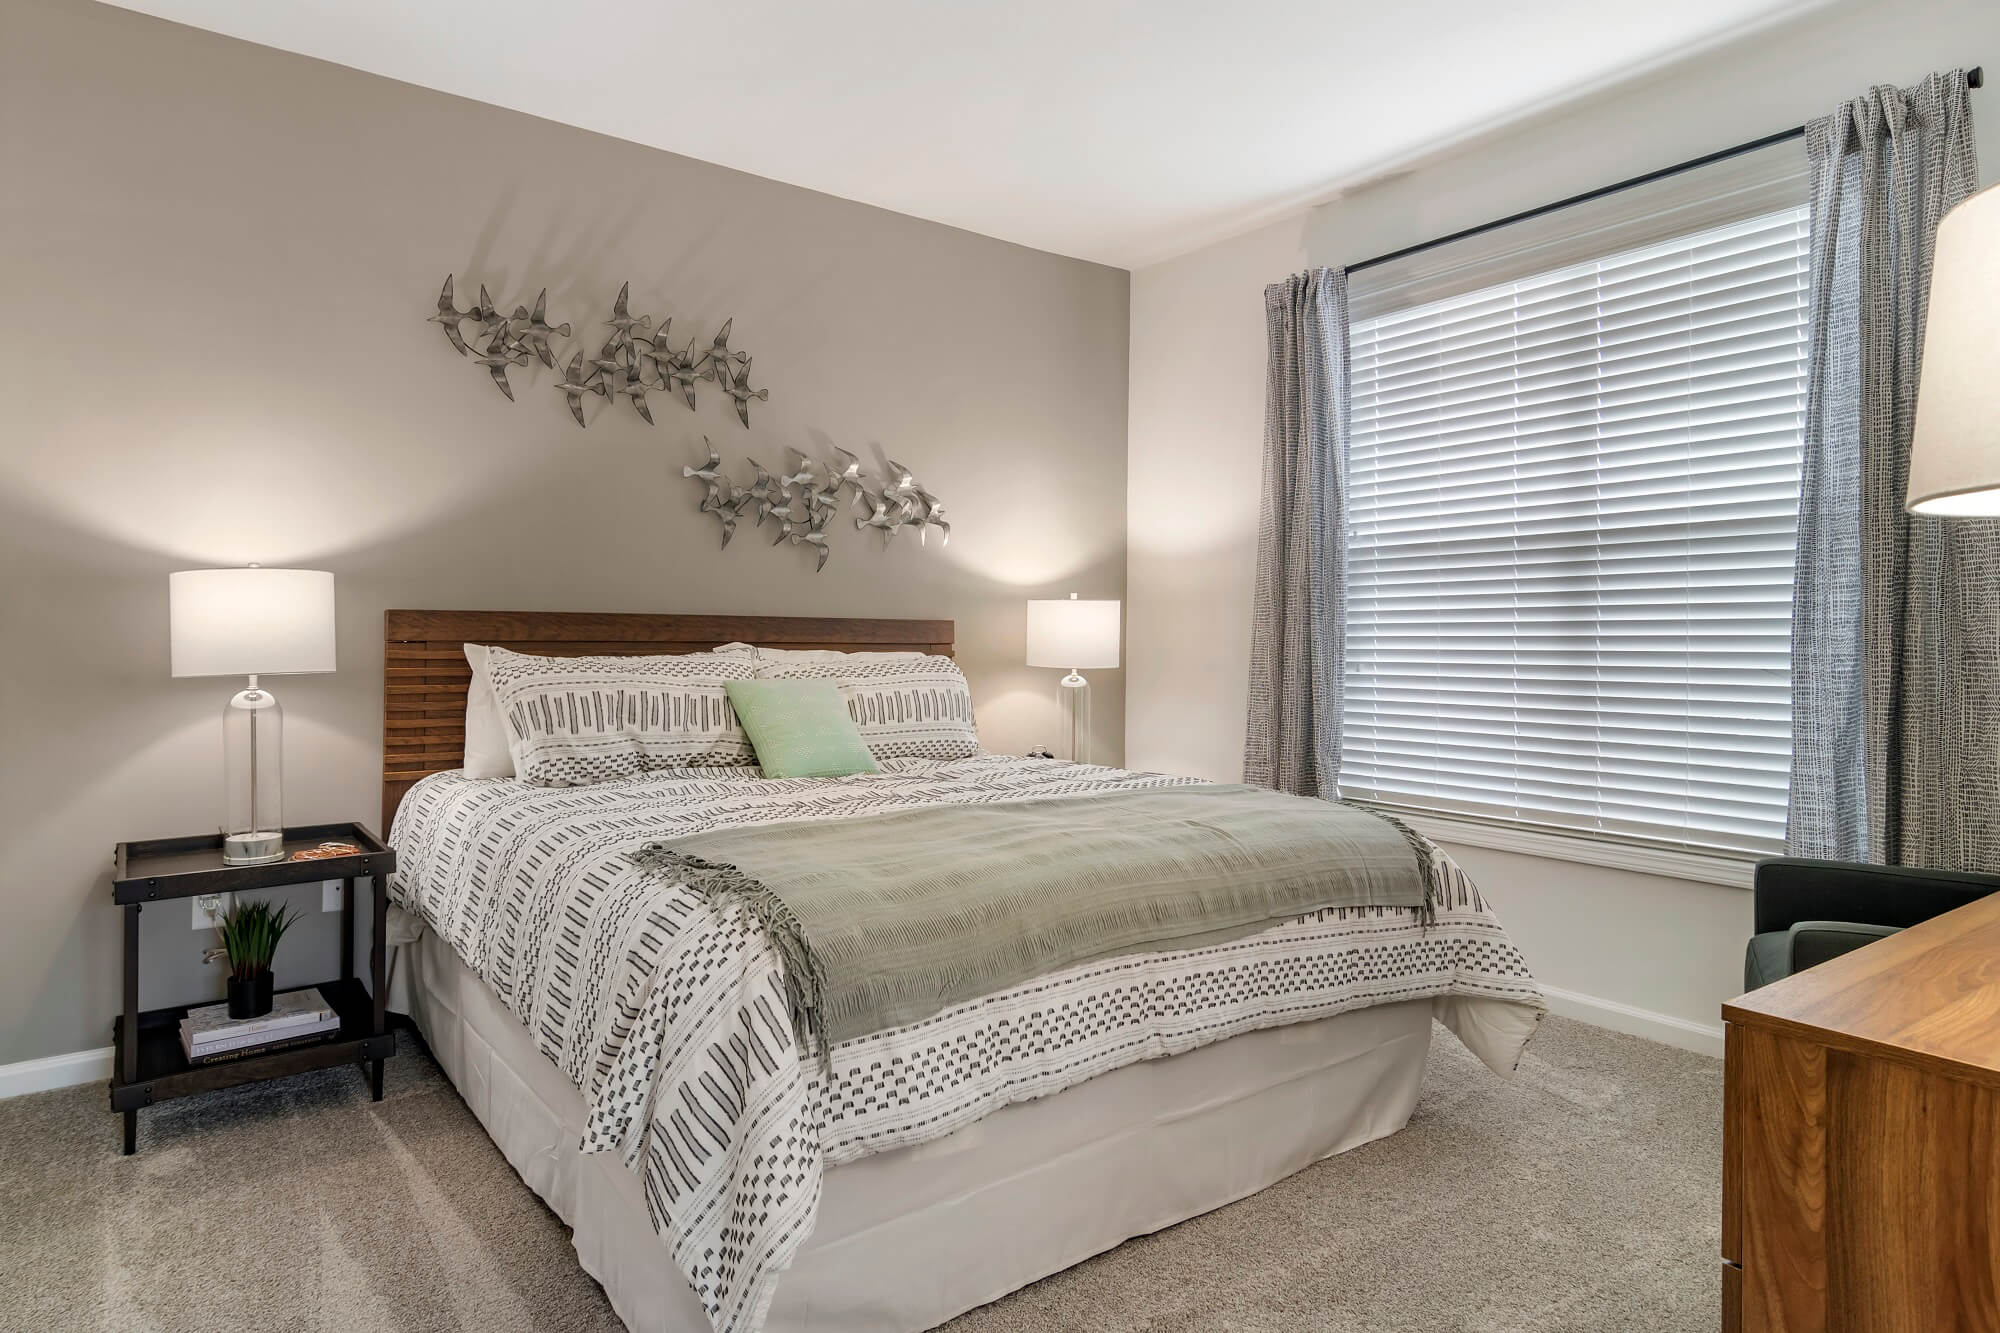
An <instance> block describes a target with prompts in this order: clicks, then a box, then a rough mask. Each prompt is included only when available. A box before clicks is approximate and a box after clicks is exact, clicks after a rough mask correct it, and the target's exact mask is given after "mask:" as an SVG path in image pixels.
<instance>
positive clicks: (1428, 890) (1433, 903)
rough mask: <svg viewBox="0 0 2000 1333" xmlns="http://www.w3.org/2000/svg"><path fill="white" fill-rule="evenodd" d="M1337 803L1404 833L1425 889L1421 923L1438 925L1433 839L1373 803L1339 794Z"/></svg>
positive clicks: (1420, 916)
mask: <svg viewBox="0 0 2000 1333" xmlns="http://www.w3.org/2000/svg"><path fill="white" fill-rule="evenodd" d="M1333 804H1334V805H1344V806H1346V807H1347V808H1348V809H1350V810H1359V811H1361V812H1362V813H1363V814H1369V815H1373V816H1375V817H1376V818H1377V819H1379V820H1381V821H1383V822H1384V823H1386V824H1387V825H1388V826H1389V827H1390V828H1392V829H1394V830H1396V832H1398V833H1400V834H1402V835H1403V841H1404V842H1407V843H1409V844H1410V854H1411V855H1413V856H1415V857H1416V858H1417V880H1418V882H1419V883H1421V884H1422V885H1423V888H1424V901H1423V905H1422V906H1421V907H1419V908H1417V924H1419V925H1422V926H1435V925H1436V924H1437V894H1438V883H1437V862H1436V861H1435V860H1434V859H1433V855H1434V853H1435V851H1436V849H1435V848H1434V847H1433V846H1432V845H1431V840H1430V839H1429V838H1426V837H1425V836H1424V835H1423V834H1421V833H1419V832H1417V831H1416V830H1415V829H1413V828H1411V827H1410V826H1409V825H1408V824H1405V823H1404V822H1403V821H1402V820H1400V819H1398V818H1396V817H1395V816H1394V815H1392V814H1388V813H1387V812H1385V811H1381V810H1377V809H1376V808H1375V807H1374V806H1372V805H1363V804H1361V803H1360V802H1359V801H1348V800H1343V799H1341V798H1339V797H1334V798H1333Z"/></svg>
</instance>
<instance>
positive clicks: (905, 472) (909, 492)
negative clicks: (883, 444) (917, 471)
mask: <svg viewBox="0 0 2000 1333" xmlns="http://www.w3.org/2000/svg"><path fill="white" fill-rule="evenodd" d="M887 462H888V464H889V482H888V484H887V485H885V486H884V487H883V488H882V496H883V498H884V499H887V500H889V501H890V502H892V503H895V504H901V505H905V506H907V505H910V504H913V503H914V502H915V500H916V498H917V496H918V495H919V494H920V491H919V489H918V487H917V479H916V477H914V476H913V475H911V473H910V470H909V469H908V468H906V467H904V466H903V465H902V464H901V463H898V462H897V461H896V460H895V459H893V458H891V459H888V460H887Z"/></svg>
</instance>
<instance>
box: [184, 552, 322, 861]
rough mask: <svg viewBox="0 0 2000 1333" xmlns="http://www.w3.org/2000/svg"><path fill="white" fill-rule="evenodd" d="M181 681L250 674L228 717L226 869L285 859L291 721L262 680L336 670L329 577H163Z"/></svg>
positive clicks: (190, 573) (257, 572) (191, 573)
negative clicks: (286, 769) (287, 734)
mask: <svg viewBox="0 0 2000 1333" xmlns="http://www.w3.org/2000/svg"><path fill="white" fill-rule="evenodd" d="M167 607H168V611H167V620H168V637H169V640H170V648H171V655H172V659H173V673H174V674H175V675H176V676H248V677H249V678H250V687H249V688H248V689H245V690H239V691H238V692H237V694H236V696H235V697H234V698H232V699H231V700H230V701H229V705H228V707H227V708H225V709H224V710H223V713H222V780H223V792H224V817H223V822H222V860H223V863H224V864H225V865H258V864H261V863H262V862H265V861H280V860H283V859H284V857H285V818H284V759H285V730H284V727H285V714H284V710H283V709H281V708H279V707H278V700H277V697H276V696H275V695H273V694H272V693H271V691H269V690H267V689H264V688H263V687H262V686H261V684H260V683H259V681H258V679H257V678H258V677H259V676H294V675H303V674H305V673H307V672H315V671H331V670H333V575H331V574H329V573H327V572H325V571H324V570H318V569H260V568H258V567H257V566H255V565H252V566H250V567H249V568H247V569H188V570H182V571H181V572H180V573H177V574H172V575H169V576H168V579H167Z"/></svg>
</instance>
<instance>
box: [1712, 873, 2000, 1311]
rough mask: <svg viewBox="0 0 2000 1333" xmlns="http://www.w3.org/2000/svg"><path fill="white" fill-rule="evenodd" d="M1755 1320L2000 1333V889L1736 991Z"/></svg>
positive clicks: (1732, 1113)
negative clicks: (1812, 965) (1799, 969)
mask: <svg viewBox="0 0 2000 1333" xmlns="http://www.w3.org/2000/svg"><path fill="white" fill-rule="evenodd" d="M1722 1016H1723V1018H1724V1019H1725V1020H1726V1021H1727V1024H1728V1044H1727V1048H1726V1053H1725V1063H1724V1082H1725V1085H1726V1092H1725V1096H1724V1127H1723V1202H1722V1259H1723V1278H1722V1298H1723V1319H1722V1325H1723V1328H1724V1329H1725V1330H1733V1329H1738V1328H1740V1329H1742V1330H1743V1333H1961V1331H1962V1333H1974V1331H1975V1330H1977V1331H1978V1333H2000V895H1994V896H1993V897H1989V898H1985V899H1982V900H1980V901H1979V902H1976V903H1973V904H1971V905H1969V906H1967V907H1962V908H1960V909H1958V910H1957V911H1955V912H1951V913H1948V914H1947V915H1945V916H1941V917H1937V918H1935V919H1934V920H1931V921H1927V922H1925V923H1923V924H1922V925H1919V926H1913V927H1911V928H1910V929H1909V930H1906V931H1903V932H1902V933H1901V934H1898V935H1893V936H1890V937H1889V938H1888V939H1885V940H1882V941H1880V942H1878V943H1875V944H1871V945H1869V946H1868V947H1867V948H1865V949H1859V950H1857V951H1855V952H1854V953H1851V954H1846V955H1844V956H1842V957H1839V958H1836V959H1833V960H1832V961H1830V962H1827V963H1822V964H1821V965H1820V966H1818V967H1815V968H1812V969H1810V970H1808V971H1805V972H1801V973H1799V974H1798V975H1797V976H1793V977H1788V978H1786V979H1785V980H1783V981H1780V982H1778V983H1776V984H1775V985H1771V986H1767V987H1765V988H1764V989H1762V990H1758V991H1753V992H1751V993H1750V994H1749V995H1746V996H1744V997H1742V998H1741V999H1739V1000H1737V1001H1735V1002H1734V1003H1732V1004H1727V1005H1724V1006H1723V1009H1722Z"/></svg>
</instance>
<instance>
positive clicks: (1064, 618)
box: [1028, 597, 1118, 671]
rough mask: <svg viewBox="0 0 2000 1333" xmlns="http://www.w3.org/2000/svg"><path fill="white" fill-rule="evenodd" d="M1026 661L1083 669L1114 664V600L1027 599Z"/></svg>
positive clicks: (1115, 613)
mask: <svg viewBox="0 0 2000 1333" xmlns="http://www.w3.org/2000/svg"><path fill="white" fill-rule="evenodd" d="M1028 665H1029V666H1038V667H1063V668H1065V669H1074V670H1078V671H1081V670H1084V669H1086V668H1095V667H1115V666H1117V665H1118V603H1117V602H1080V601H1078V600H1076V599H1075V598H1073V597H1072V598H1066V599H1064V600H1063V601H1059V602H1056V601H1049V602H1040V601H1037V602H1029V603H1028Z"/></svg>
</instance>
